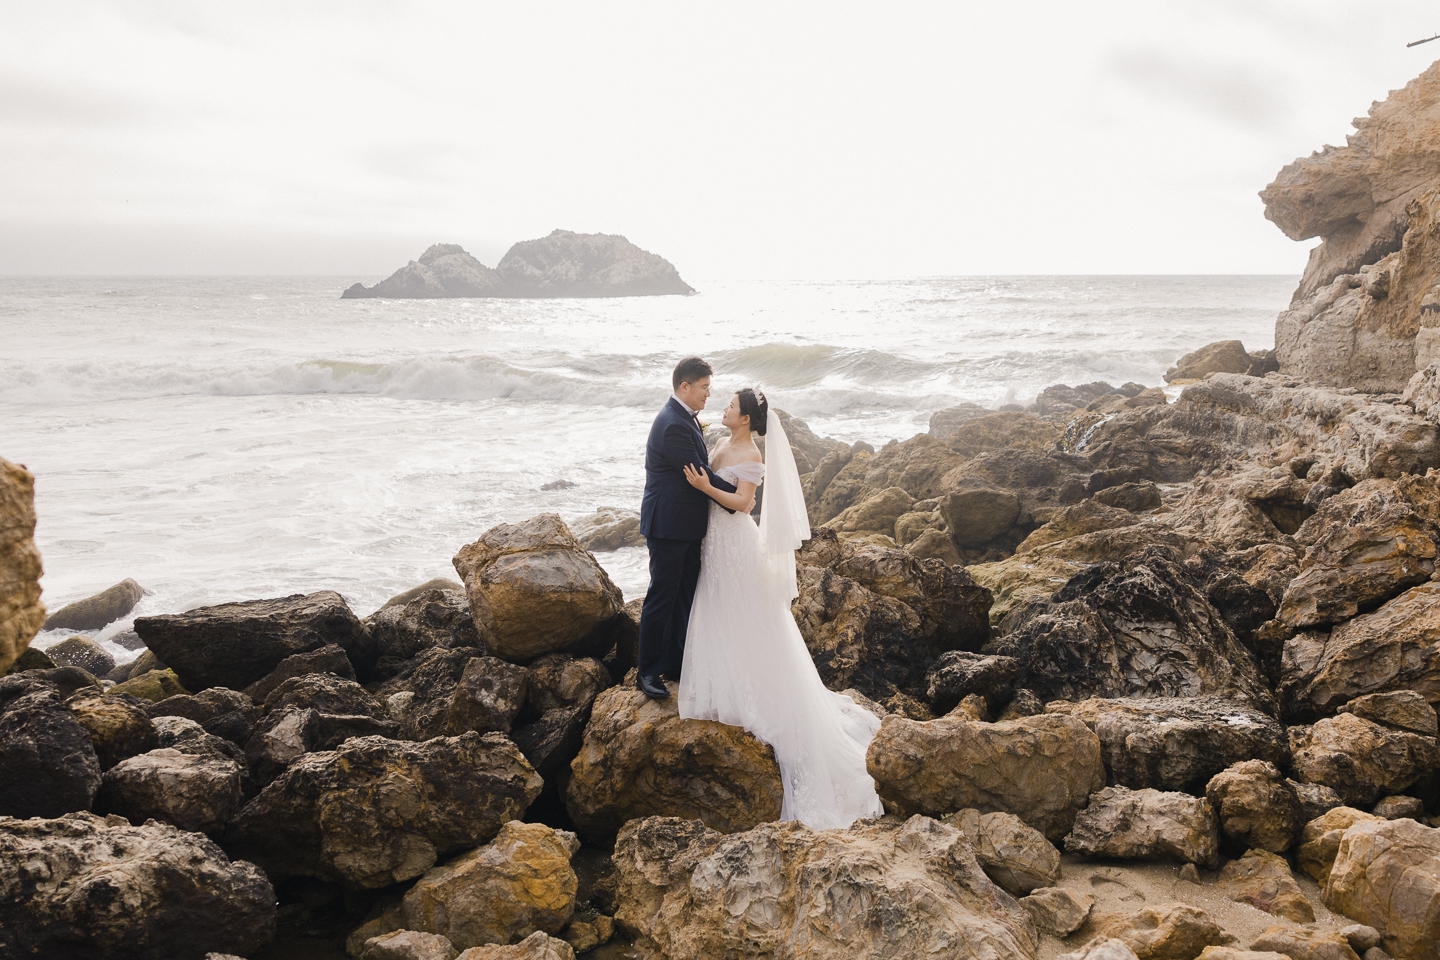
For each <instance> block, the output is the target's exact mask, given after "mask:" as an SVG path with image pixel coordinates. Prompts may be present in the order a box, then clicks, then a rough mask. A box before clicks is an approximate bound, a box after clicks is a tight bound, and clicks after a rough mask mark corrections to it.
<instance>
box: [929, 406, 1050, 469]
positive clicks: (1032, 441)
mask: <svg viewBox="0 0 1440 960" xmlns="http://www.w3.org/2000/svg"><path fill="white" fill-rule="evenodd" d="M931 422H932V423H933V422H934V418H933V417H932V418H931ZM933 435H934V434H933V433H932V436H933ZM1059 438H1060V427H1059V425H1057V424H1055V423H1051V422H1049V421H1046V420H1042V419H1041V418H1039V417H1037V416H1035V415H1034V414H1032V413H1022V412H1020V411H1012V410H1001V411H997V412H995V413H987V414H985V415H984V416H980V417H974V418H971V419H970V420H967V421H966V422H964V423H961V424H958V425H957V426H956V428H955V429H954V430H953V431H951V432H950V434H949V435H948V436H946V437H944V438H943V439H944V440H945V441H946V446H948V447H949V448H950V449H951V450H954V451H955V452H956V453H958V454H959V455H960V456H961V457H962V458H964V459H966V460H968V459H970V458H971V457H978V456H980V455H981V454H982V453H993V452H995V451H997V450H1011V449H1013V450H1030V451H1034V452H1039V453H1043V452H1045V451H1047V450H1049V449H1050V448H1051V447H1053V446H1054V445H1055V441H1056V440H1058V439H1059Z"/></svg>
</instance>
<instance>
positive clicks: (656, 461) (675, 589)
mask: <svg viewBox="0 0 1440 960" xmlns="http://www.w3.org/2000/svg"><path fill="white" fill-rule="evenodd" d="M687 463H689V464H693V465H695V466H696V467H699V468H701V469H703V470H705V471H706V472H707V473H709V472H710V453H709V451H707V450H706V449H705V438H704V437H703V436H701V434H700V425H699V424H698V423H697V422H696V415H695V414H694V413H692V412H691V410H690V408H689V407H686V406H685V405H684V404H683V403H681V402H680V401H679V400H677V399H675V398H674V397H671V398H670V400H669V401H668V402H667V403H666V404H665V406H664V407H663V408H662V409H661V410H660V414H659V416H657V417H656V418H655V423H654V424H653V425H652V426H651V427H650V439H649V440H647V441H646V443H645V498H644V499H643V500H642V501H641V502H640V533H641V534H643V535H644V537H645V545H646V546H647V547H649V549H650V589H649V590H648V591H647V592H646V593H645V606H644V608H643V610H642V611H641V613H640V656H639V664H638V666H639V670H640V675H641V676H642V677H649V678H652V679H653V678H656V677H658V676H659V675H660V674H662V673H665V674H669V675H670V676H672V677H674V676H676V675H677V674H679V672H680V664H681V662H682V660H683V658H684V655H685V628H686V627H687V626H688V625H689V623H690V604H691V603H692V602H693V601H694V599H695V584H696V582H697V581H698V580H699V579H700V541H701V540H704V539H705V530H706V528H707V527H708V526H709V521H710V502H711V501H710V498H709V497H708V496H706V495H705V494H703V493H701V492H700V491H699V490H696V489H695V488H694V487H692V486H690V481H688V480H686V479H685V469H684V468H685V464H687ZM710 482H711V483H712V484H713V485H714V486H715V488H716V489H718V490H724V491H725V492H726V493H734V492H735V485H734V484H732V483H728V482H727V481H725V480H723V479H721V478H720V477H718V476H716V475H715V474H714V473H710ZM732 512H733V511H732Z"/></svg>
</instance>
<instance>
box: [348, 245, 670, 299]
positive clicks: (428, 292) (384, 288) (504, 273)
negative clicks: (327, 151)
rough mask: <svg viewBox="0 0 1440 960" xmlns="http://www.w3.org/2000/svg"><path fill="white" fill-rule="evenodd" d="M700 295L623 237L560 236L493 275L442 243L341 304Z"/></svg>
mask: <svg viewBox="0 0 1440 960" xmlns="http://www.w3.org/2000/svg"><path fill="white" fill-rule="evenodd" d="M694 292H695V289H694V288H693V287H691V286H690V285H689V284H688V283H686V282H685V281H684V280H681V279H680V273H679V272H678V271H677V270H676V269H675V267H674V265H673V264H671V263H670V261H668V260H666V259H665V258H664V257H660V256H657V255H656V254H653V253H650V252H649V251H646V250H641V249H640V248H639V247H637V246H635V244H633V243H631V242H630V241H629V240H626V239H625V238H624V237H620V236H615V235H614V234H608V233H573V232H571V231H569V230H555V231H553V232H552V233H551V234H550V235H549V236H548V237H541V238H540V239H539V240H523V241H521V242H520V243H517V244H515V245H514V246H512V247H511V248H510V249H509V251H507V252H506V254H505V256H504V257H503V258H501V260H500V263H499V264H498V265H497V266H496V267H495V269H494V270H492V269H490V268H489V267H487V266H485V264H483V263H481V262H480V261H479V260H476V259H475V258H474V257H472V256H471V255H470V254H468V253H466V252H465V250H464V249H462V248H461V247H460V246H459V245H458V244H454V243H437V244H434V245H433V246H431V247H430V249H428V250H426V251H425V252H424V253H423V254H421V256H420V259H419V260H411V261H410V262H409V263H408V264H406V265H405V266H403V267H401V268H400V269H399V270H396V271H395V272H394V273H393V274H391V275H390V276H389V277H388V278H386V279H385V280H382V281H380V282H379V283H377V284H375V285H374V286H373V287H367V286H365V285H364V284H360V283H356V284H353V285H352V286H350V287H349V288H348V289H346V291H345V292H344V293H342V294H341V295H340V297H341V299H343V300H357V299H364V298H367V297H381V298H389V299H404V300H426V299H436V298H442V297H649V296H663V295H665V294H676V293H694Z"/></svg>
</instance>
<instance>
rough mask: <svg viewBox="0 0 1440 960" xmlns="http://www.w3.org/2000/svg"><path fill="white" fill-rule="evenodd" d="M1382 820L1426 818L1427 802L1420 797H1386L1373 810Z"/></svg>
mask: <svg viewBox="0 0 1440 960" xmlns="http://www.w3.org/2000/svg"><path fill="white" fill-rule="evenodd" d="M1372 812H1373V813H1374V814H1375V816H1377V817H1380V818H1381V819H1382V820H1402V819H1405V818H1407V817H1408V818H1409V819H1411V820H1421V821H1423V820H1424V817H1425V804H1424V803H1423V802H1422V801H1421V800H1420V798H1419V797H1385V798H1383V799H1382V800H1381V801H1380V802H1379V803H1377V804H1375V809H1374V810H1373V811H1372Z"/></svg>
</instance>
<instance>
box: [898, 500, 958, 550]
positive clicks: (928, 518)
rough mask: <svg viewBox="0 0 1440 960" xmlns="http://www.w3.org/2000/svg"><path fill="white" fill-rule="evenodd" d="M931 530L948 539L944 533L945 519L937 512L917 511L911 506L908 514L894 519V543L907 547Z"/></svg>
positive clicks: (947, 535)
mask: <svg viewBox="0 0 1440 960" xmlns="http://www.w3.org/2000/svg"><path fill="white" fill-rule="evenodd" d="M907 496H909V495H908V494H907ZM925 502H926V503H929V502H930V501H928V500H927V501H925ZM931 530H934V531H935V532H937V533H939V534H942V535H943V536H944V537H945V538H946V539H947V540H948V539H949V536H950V535H949V534H947V533H945V518H944V517H942V516H940V511H938V510H917V509H915V507H914V506H913V505H912V506H911V508H910V512H908V513H902V514H901V515H900V516H898V517H896V518H895V542H896V543H898V544H900V545H901V546H902V547H903V546H909V545H910V544H911V543H914V542H915V541H916V540H918V539H920V537H922V536H924V535H925V534H926V533H928V532H930V531H931Z"/></svg>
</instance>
